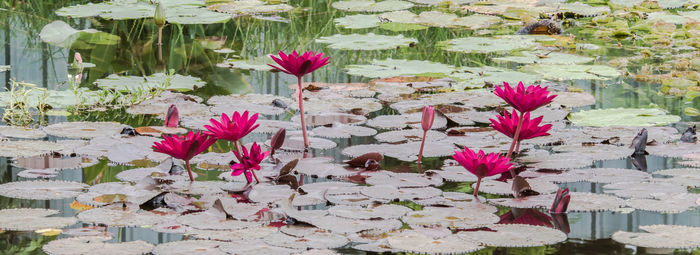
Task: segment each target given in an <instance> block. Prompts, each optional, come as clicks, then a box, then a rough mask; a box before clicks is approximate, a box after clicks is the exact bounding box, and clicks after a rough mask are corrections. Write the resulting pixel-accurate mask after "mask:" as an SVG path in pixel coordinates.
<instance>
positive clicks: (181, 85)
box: [95, 73, 206, 110]
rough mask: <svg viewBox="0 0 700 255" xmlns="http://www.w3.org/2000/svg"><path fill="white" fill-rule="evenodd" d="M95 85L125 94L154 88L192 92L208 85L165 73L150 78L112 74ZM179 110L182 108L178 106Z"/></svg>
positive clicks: (189, 77)
mask: <svg viewBox="0 0 700 255" xmlns="http://www.w3.org/2000/svg"><path fill="white" fill-rule="evenodd" d="M95 85H97V86H98V87H100V88H102V89H115V90H119V91H123V92H136V91H137V90H139V89H141V90H145V91H149V90H151V89H153V88H164V89H170V90H177V91H190V90H194V89H196V88H201V87H204V85H206V83H205V82H204V81H202V80H201V79H199V78H196V77H192V76H183V75H179V74H175V75H173V76H172V77H169V76H168V75H165V74H164V73H155V74H152V75H150V76H146V77H141V76H119V75H116V74H112V75H110V76H107V78H103V79H98V80H96V81H95ZM177 108H178V110H182V107H180V106H179V105H178V106H177Z"/></svg>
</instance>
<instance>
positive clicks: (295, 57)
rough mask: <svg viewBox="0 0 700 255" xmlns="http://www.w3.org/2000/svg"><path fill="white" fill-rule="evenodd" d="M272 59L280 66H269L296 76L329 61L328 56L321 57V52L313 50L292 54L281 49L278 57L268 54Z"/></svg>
mask: <svg viewBox="0 0 700 255" xmlns="http://www.w3.org/2000/svg"><path fill="white" fill-rule="evenodd" d="M270 57H271V58H272V60H274V61H275V62H276V63H277V64H279V65H280V66H279V67H278V66H275V65H270V64H268V65H269V66H271V67H273V68H275V69H277V70H280V71H282V72H284V73H286V74H291V75H294V76H296V77H298V78H301V77H302V76H304V75H306V74H308V73H311V72H313V71H316V69H319V68H321V67H322V66H325V65H327V64H328V63H330V61H329V59H330V58H329V57H325V58H324V57H323V53H320V52H319V53H316V52H313V51H307V52H304V54H303V55H301V56H299V54H297V52H296V51H293V52H292V54H289V55H286V54H284V52H283V51H280V52H279V58H278V57H275V56H273V55H270Z"/></svg>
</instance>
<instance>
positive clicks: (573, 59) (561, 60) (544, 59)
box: [493, 51, 593, 64]
mask: <svg viewBox="0 0 700 255" xmlns="http://www.w3.org/2000/svg"><path fill="white" fill-rule="evenodd" d="M493 60H496V61H505V62H515V63H519V64H584V63H588V62H591V61H593V58H591V57H584V56H579V55H574V54H568V53H561V52H541V51H540V52H537V51H524V52H521V53H520V54H519V55H511V56H506V57H498V58H494V59H493Z"/></svg>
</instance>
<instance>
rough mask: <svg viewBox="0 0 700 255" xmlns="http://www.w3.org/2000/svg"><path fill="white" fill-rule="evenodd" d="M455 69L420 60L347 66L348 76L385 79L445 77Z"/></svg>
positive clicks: (391, 60) (395, 60)
mask: <svg viewBox="0 0 700 255" xmlns="http://www.w3.org/2000/svg"><path fill="white" fill-rule="evenodd" d="M454 70H455V68H454V67H453V66H451V65H446V64H442V63H435V62H430V61H421V60H405V59H390V58H389V59H385V60H373V61H372V64H369V65H348V67H347V72H348V74H350V75H357V76H365V77H371V78H386V77H395V76H401V75H416V76H447V74H449V73H451V72H453V71H454Z"/></svg>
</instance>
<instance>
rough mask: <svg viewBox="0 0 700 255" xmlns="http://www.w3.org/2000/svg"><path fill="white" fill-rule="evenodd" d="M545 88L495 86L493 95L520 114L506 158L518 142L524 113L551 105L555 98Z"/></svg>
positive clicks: (505, 83)
mask: <svg viewBox="0 0 700 255" xmlns="http://www.w3.org/2000/svg"><path fill="white" fill-rule="evenodd" d="M547 88H548V87H544V88H542V87H540V85H537V86H534V85H532V86H528V87H527V88H525V85H523V82H519V83H518V85H517V86H516V87H515V89H513V88H512V87H511V86H510V84H508V83H507V82H503V88H501V87H500V86H496V89H495V90H494V94H496V96H498V97H500V98H502V99H503V101H505V102H506V103H508V104H509V105H510V106H512V107H513V108H515V110H517V111H519V112H520V116H519V118H518V125H517V127H516V128H515V134H514V135H513V141H512V142H511V143H510V148H509V149H508V154H506V157H507V158H511V156H512V155H513V149H515V145H516V144H517V143H518V141H520V132H521V130H522V126H523V122H524V120H525V113H526V112H531V111H534V110H537V108H540V107H542V106H544V105H547V104H549V103H551V102H552V100H554V98H555V97H557V96H556V95H552V96H549V90H547ZM510 175H511V176H516V175H517V174H516V173H515V172H514V171H512V170H511V171H510Z"/></svg>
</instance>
